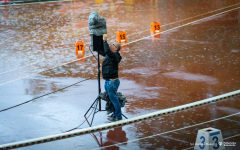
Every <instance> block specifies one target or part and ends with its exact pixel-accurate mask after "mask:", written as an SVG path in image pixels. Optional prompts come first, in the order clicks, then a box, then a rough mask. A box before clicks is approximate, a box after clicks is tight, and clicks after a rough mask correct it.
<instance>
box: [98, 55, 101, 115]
mask: <svg viewBox="0 0 240 150" xmlns="http://www.w3.org/2000/svg"><path fill="white" fill-rule="evenodd" d="M100 93H101V83H100V61H99V52H98V100H99V111H101V98H100V97H99V95H100Z"/></svg>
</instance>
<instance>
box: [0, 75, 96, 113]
mask: <svg viewBox="0 0 240 150" xmlns="http://www.w3.org/2000/svg"><path fill="white" fill-rule="evenodd" d="M95 77H96V76H94V77H90V78H87V79H85V80H82V81H79V82H76V83H74V84H71V85H69V86H66V87H64V88H61V89H58V90H56V91H53V92H50V93H47V94H44V95H41V96H38V97H35V98H33V99H31V100H28V101H26V102H23V103H20V104H18V105H14V106H12V107H9V108H6V109H3V110H0V112H4V111H7V110H9V109H12V108H15V107H18V106H21V105H23V104H27V103H29V102H31V101H34V100H36V99H39V98H42V97H44V96H47V95H50V94H54V93H56V92H59V91H61V90H64V89H66V88H69V87H71V86H74V85H76V84H78V83H81V82H84V81H87V80H90V79H93V78H95Z"/></svg>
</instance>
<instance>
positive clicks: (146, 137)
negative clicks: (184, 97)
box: [92, 112, 240, 150]
mask: <svg viewBox="0 0 240 150" xmlns="http://www.w3.org/2000/svg"><path fill="white" fill-rule="evenodd" d="M238 114H240V112H238V113H235V114H231V115H228V116H224V117H221V118H217V119H213V120H209V121H206V122H201V123H198V124H194V125H191V126H187V127H183V128H178V129H175V130H171V131H166V132H163V133H159V134H154V135H150V136H145V137H142V138H138V139H134V140H131V141H127V142H122V143H117V144H113V145H109V146H105V147H100V148H95V149H102V148H107V147H112V146H119V145H122V144H126V143H130V142H136V141H140V140H144V139H148V138H152V137H155V136H159V135H163V134H167V133H172V132H176V131H180V130H183V129H187V128H191V127H195V126H199V125H203V124H206V123H209V122H214V121H217V120H220V119H223V118H228V117H231V116H235V115H238ZM232 137H233V136H232ZM95 149H92V150H95Z"/></svg>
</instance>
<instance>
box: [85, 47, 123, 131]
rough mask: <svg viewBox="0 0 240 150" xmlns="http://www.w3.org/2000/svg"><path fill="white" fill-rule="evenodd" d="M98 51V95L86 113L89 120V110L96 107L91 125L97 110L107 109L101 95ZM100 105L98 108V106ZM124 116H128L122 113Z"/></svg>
mask: <svg viewBox="0 0 240 150" xmlns="http://www.w3.org/2000/svg"><path fill="white" fill-rule="evenodd" d="M97 52H98V57H97V62H98V96H97V98H96V99H95V101H94V102H93V103H92V105H91V106H90V108H89V109H88V110H87V112H86V113H85V115H84V117H85V119H86V120H87V117H86V115H87V114H88V112H89V111H90V110H91V109H94V110H93V116H92V120H91V123H90V127H91V126H92V123H93V119H94V116H95V114H96V113H97V112H99V111H106V110H102V109H101V97H100V96H99V95H100V93H101V82H100V73H101V72H100V62H99V58H100V54H99V51H97ZM97 106H98V108H97ZM122 116H124V117H125V118H126V119H127V117H126V116H125V115H123V114H122Z"/></svg>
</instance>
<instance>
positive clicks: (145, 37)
mask: <svg viewBox="0 0 240 150" xmlns="http://www.w3.org/2000/svg"><path fill="white" fill-rule="evenodd" d="M239 8H240V7H237V8H234V9H230V10H227V11H224V12H221V13H218V14H215V15H211V16H209V17H206V18H202V19H199V20H196V21H192V22H190V23H187V24H183V25H181V26H177V27H174V28H172V29H168V30H165V31H163V32H161V33H158V34H162V33H165V32H168V31H172V30H175V29H178V28H181V27H184V26H187V25H189V24H192V23H196V22H198V21H202V20H204V19H208V18H210V17H214V16H217V15H220V14H223V13H227V12H229V11H233V10H236V9H239ZM158 34H154V35H158ZM154 35H150V36H147V37H143V38H141V39H138V40H135V41H132V42H129V43H126V44H122V46H125V45H129V44H132V43H135V42H138V41H141V40H143V39H146V38H149V37H152V36H154ZM87 57H92V55H90V56H87ZM87 57H84V58H87ZM75 61H76V60H74V61H71V62H66V63H63V64H61V65H58V66H55V67H53V68H56V67H59V66H63V65H66V64H69V63H72V62H75ZM53 68H50V69H47V70H51V69H53ZM47 70H44V69H43V70H41V71H39V72H36V73H33V74H30V75H27V76H23V77H20V78H17V79H15V80H11V81H8V82H5V83H2V84H0V86H2V85H5V84H8V83H11V82H14V81H17V80H20V79H23V78H27V77H29V76H32V75H35V74H38V73H41V72H44V71H47Z"/></svg>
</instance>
